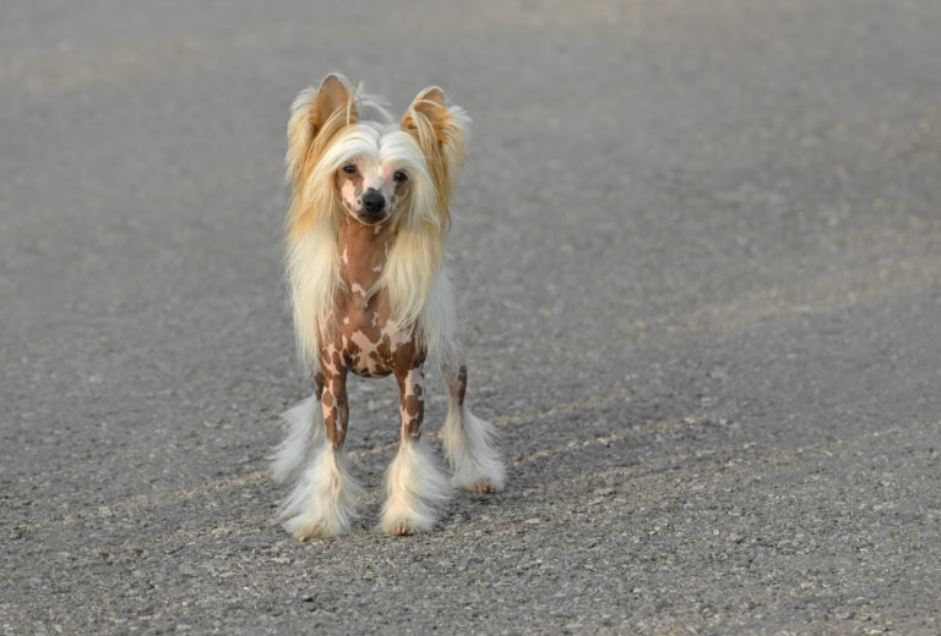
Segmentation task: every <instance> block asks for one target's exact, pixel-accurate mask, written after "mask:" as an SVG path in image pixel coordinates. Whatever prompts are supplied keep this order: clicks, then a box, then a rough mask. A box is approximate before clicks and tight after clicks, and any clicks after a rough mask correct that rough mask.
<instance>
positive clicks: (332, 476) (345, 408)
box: [279, 365, 362, 541]
mask: <svg viewBox="0 0 941 636" xmlns="http://www.w3.org/2000/svg"><path fill="white" fill-rule="evenodd" d="M321 395H322V397H321V403H320V406H321V411H322V414H323V415H322V417H323V424H324V428H325V430H326V434H327V443H326V444H321V446H320V448H319V449H318V450H317V451H316V452H315V453H314V454H313V456H312V457H311V458H310V459H309V460H308V462H307V465H306V467H305V468H304V470H303V472H302V473H301V474H300V476H299V478H298V480H297V483H296V484H295V485H294V488H293V489H292V490H291V492H290V494H289V495H288V496H287V498H286V499H285V500H284V502H283V503H282V504H281V511H280V515H279V516H280V518H281V519H282V520H283V521H284V528H285V529H286V530H287V531H288V532H290V533H291V534H293V535H294V536H295V537H297V538H298V539H300V540H302V541H303V540H305V539H309V538H311V537H332V536H336V535H338V534H342V533H344V532H346V531H347V530H349V527H350V522H351V520H352V519H353V517H355V516H356V503H357V501H358V500H359V499H360V497H361V496H362V488H360V486H359V485H358V484H357V483H356V482H355V481H354V480H353V478H352V477H351V476H350V473H349V470H348V469H347V467H346V462H345V461H344V457H343V442H344V440H345V439H346V428H347V424H348V423H349V405H348V403H347V399H346V369H345V368H336V366H335V365H331V367H330V368H325V369H324V377H323V384H322V394H321Z"/></svg>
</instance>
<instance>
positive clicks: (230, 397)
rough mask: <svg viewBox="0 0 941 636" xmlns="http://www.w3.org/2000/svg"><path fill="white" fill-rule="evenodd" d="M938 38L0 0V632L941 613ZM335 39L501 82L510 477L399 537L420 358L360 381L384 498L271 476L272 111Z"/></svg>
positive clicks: (484, 385) (786, 18)
mask: <svg viewBox="0 0 941 636" xmlns="http://www.w3.org/2000/svg"><path fill="white" fill-rule="evenodd" d="M318 5H319V6H318ZM939 33H941V3H938V2H936V1H933V0H893V1H892V2H885V1H877V0H832V1H830V2H814V1H811V0H793V1H788V2H757V1H753V0H715V1H711V2H698V1H694V0H635V1H631V2H622V3H615V2H611V3H604V2H597V3H595V2H588V3H576V2H566V1H562V0H559V1H556V2H551V1H546V2H535V1H517V0H510V1H501V2H496V1H489V0H487V1H484V2H479V3H478V2H475V3H460V4H453V5H452V4H449V3H438V2H431V1H430V0H429V1H425V0H422V1H418V2H407V3H406V2H402V3H395V2H394V3H383V4H381V5H380V4H379V3H376V4H369V3H365V2H358V1H354V2H332V3H311V2H296V1H292V2H278V3H260V2H248V1H246V0H231V1H225V2H223V1H221V0H212V1H209V0H207V1H205V2H199V3H164V2H152V3H144V2H140V3H134V5H133V6H132V5H131V4H129V3H126V2H120V1H118V0H87V1H83V2H57V1H52V0H34V1H27V0H23V1H16V2H8V3H4V8H3V17H2V19H0V104H2V107H0V325H2V330H0V365H2V370H0V371H2V378H3V381H2V383H0V533H2V534H0V536H2V543H3V549H2V551H0V579H2V581H3V584H2V585H0V632H4V633H10V634H26V633H31V634H53V633H56V632H62V633H68V634H91V633H122V634H123V633H132V632H146V633H167V632H175V631H187V630H188V631H192V632H196V633H213V632H216V633H224V634H233V633H245V634H262V633H300V632H306V633H380V632H382V633H416V634H422V633H430V632H434V631H438V632H441V633H448V634H450V633H586V634H591V633H621V634H646V633H650V634H673V633H676V634H686V633H704V634H737V633H738V634H792V633H793V634H797V633H840V634H848V633H862V634H882V633H897V634H937V633H939V631H941V619H939V616H941V600H939V599H941V568H939V563H941V540H939V536H941V458H939V449H941V364H939V361H941V249H939V248H941V142H939V139H941V74H939V71H941V65H939V61H941V37H939V35H938V34H939ZM335 69H337V70H341V71H343V72H344V73H345V74H347V75H348V76H349V77H350V78H352V79H353V80H354V81H358V80H360V79H362V80H364V81H366V83H367V84H366V86H367V89H368V90H370V91H372V92H377V93H380V94H384V95H386V96H388V97H389V98H390V101H391V104H392V106H393V108H394V109H395V110H397V111H399V112H401V110H402V109H404V107H405V105H406V104H407V102H408V101H409V100H410V99H411V98H412V97H413V96H414V95H415V94H416V93H417V92H418V91H419V89H421V88H423V87H424V86H427V85H429V84H441V85H443V86H444V87H445V88H446V90H447V92H448V93H449V95H450V96H451V98H452V99H453V101H455V102H457V103H459V104H461V105H463V106H465V107H466V108H467V109H468V111H469V112H470V114H471V115H472V116H473V117H474V120H475V125H474V131H473V138H472V142H471V148H470V154H469V158H468V167H467V170H466V174H465V177H466V178H465V181H464V186H463V190H462V191H461V194H460V196H459V198H458V201H457V203H456V206H455V212H456V214H457V216H458V221H457V223H456V225H455V227H454V230H453V232H452V235H451V237H450V253H451V259H450V266H451V269H452V271H453V278H454V280H455V283H456V287H457V289H458V290H459V304H460V306H461V314H462V321H463V323H464V324H465V325H466V329H465V333H466V342H467V345H468V348H469V350H470V378H471V386H470V392H469V396H470V397H469V399H470V400H471V402H472V404H473V405H474V407H475V410H476V411H477V412H478V413H479V414H480V415H483V416H486V417H489V418H491V419H493V420H494V421H495V422H496V424H497V425H498V427H499V428H500V430H501V432H502V447H503V449H504V453H505V456H506V459H507V462H508V468H509V480H508V481H509V487H508V489H507V491H506V492H505V493H502V494H499V495H497V496H493V497H475V496H470V495H460V496H457V497H456V498H455V499H454V500H453V501H452V502H451V503H450V504H449V505H448V507H447V509H446V511H445V514H444V516H443V519H442V521H441V523H440V524H439V527H438V528H437V530H436V531H435V532H434V533H432V534H429V535H426V536H419V537H411V538H405V539H392V538H387V537H384V536H381V535H380V534H378V533H377V532H376V530H375V524H376V521H377V513H378V508H379V505H380V500H379V487H380V484H381V479H382V474H383V471H384V469H385V467H386V465H387V464H388V462H389V461H390V459H391V456H392V455H391V450H390V449H391V446H390V444H392V443H393V442H394V441H395V439H396V436H397V426H398V424H397V420H396V418H397V407H396V405H397V400H396V393H395V388H394V383H392V382H391V381H361V380H355V381H353V384H352V387H351V391H352V393H351V404H352V418H351V432H350V437H349V444H350V449H351V451H352V465H353V470H354V471H355V473H356V474H357V476H358V477H359V478H360V479H361V480H362V481H363V482H364V483H365V484H366V485H367V486H368V487H369V488H370V491H371V493H372V498H371V499H370V501H369V504H368V505H367V507H366V510H365V515H364V516H363V518H362V519H361V520H360V522H359V524H358V525H357V526H356V528H355V531H354V532H353V533H352V534H351V535H349V536H347V537H343V538H340V539H336V540H330V541H312V542H308V543H305V544H301V543H298V542H296V541H294V540H293V539H291V538H290V537H289V536H288V535H287V534H286V533H285V532H283V531H282V530H281V528H279V527H278V526H276V525H272V523H271V517H272V514H273V512H274V510H275V507H276V505H277V502H278V500H279V498H280V497H281V496H282V494H283V493H284V489H283V488H279V487H277V486H275V485H274V484H272V483H271V482H270V481H269V480H268V479H267V477H266V475H265V473H264V470H265V456H266V454H267V453H268V449H269V448H270V447H271V446H272V445H273V444H275V443H276V442H277V441H278V440H279V438H280V436H281V431H280V430H279V423H278V419H277V414H278V413H279V412H280V411H282V410H283V409H284V408H286V407H288V406H289V405H291V404H292V403H294V402H295V401H297V400H299V399H301V398H303V397H305V396H306V395H307V394H308V392H309V391H310V387H309V386H308V385H307V381H306V377H305V374H304V373H303V371H302V370H301V369H300V368H299V367H298V365H297V362H296V360H295V357H294V353H293V337H292V334H291V324H290V316H289V312H288V309H287V304H286V293H285V287H284V284H283V279H282V267H281V265H282V251H281V230H282V218H283V212H284V208H285V205H286V201H287V192H286V189H285V187H284V186H283V179H282V157H283V153H284V145H285V142H284V127H285V124H286V119H287V110H288V106H289V104H290V102H291V100H292V99H293V97H294V95H295V94H296V93H297V92H298V90H299V89H300V88H302V87H304V86H306V85H308V84H311V83H315V82H317V81H318V80H319V79H320V78H321V77H322V76H323V75H324V74H325V73H326V72H327V71H330V70H335ZM432 382H434V383H435V392H436V394H437V397H435V398H433V399H432V401H431V402H430V403H429V411H430V414H429V420H428V429H427V430H429V431H434V430H436V429H437V428H438V427H439V426H440V422H441V421H442V420H443V415H444V408H445V405H446V402H445V399H444V395H445V392H444V389H443V386H442V385H441V383H440V382H439V381H438V379H437V378H432ZM431 437H432V438H433V435H431Z"/></svg>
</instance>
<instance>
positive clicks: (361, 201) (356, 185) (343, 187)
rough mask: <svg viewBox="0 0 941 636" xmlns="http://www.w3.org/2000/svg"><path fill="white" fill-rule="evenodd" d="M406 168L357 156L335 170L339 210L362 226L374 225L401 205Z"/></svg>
mask: <svg viewBox="0 0 941 636" xmlns="http://www.w3.org/2000/svg"><path fill="white" fill-rule="evenodd" d="M409 181H410V180H409V175H408V168H407V167H405V166H402V165H400V164H397V163H382V161H381V159H379V158H377V157H374V156H370V155H360V156H357V157H354V158H353V159H351V160H349V161H347V162H346V163H344V164H343V165H342V166H341V168H340V169H339V170H337V172H336V187H337V189H338V190H339V193H340V200H341V201H342V203H343V209H344V210H346V212H347V213H348V214H350V215H351V216H352V217H353V218H354V219H355V220H357V221H359V222H360V223H363V224H365V225H377V224H379V223H382V222H383V221H385V220H386V219H390V218H392V217H394V216H395V213H396V211H397V209H398V206H399V205H400V204H401V205H402V206H403V207H405V205H406V204H405V203H404V202H405V201H406V198H407V197H408V194H409V185H410V183H409Z"/></svg>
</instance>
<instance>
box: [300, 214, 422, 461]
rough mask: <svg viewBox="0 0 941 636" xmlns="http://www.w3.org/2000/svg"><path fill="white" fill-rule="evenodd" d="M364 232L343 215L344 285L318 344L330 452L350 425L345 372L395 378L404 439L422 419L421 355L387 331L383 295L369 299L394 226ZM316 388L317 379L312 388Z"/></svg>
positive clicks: (412, 342) (416, 431)
mask: <svg viewBox="0 0 941 636" xmlns="http://www.w3.org/2000/svg"><path fill="white" fill-rule="evenodd" d="M376 227H377V226H368V225H364V224H362V223H359V222H357V221H356V220H355V219H354V218H353V217H352V216H350V215H344V217H343V218H342V219H341V221H340V227H339V234H338V239H339V248H340V253H341V254H344V255H345V258H343V259H341V263H340V276H341V278H342V279H343V283H344V284H343V285H341V286H340V287H339V288H338V290H337V292H336V296H335V305H334V307H335V315H334V317H333V318H334V319H333V321H332V325H333V327H332V329H331V331H330V332H329V333H326V334H322V337H321V342H320V347H321V348H320V359H321V372H320V373H321V375H322V376H323V383H324V385H325V387H326V388H325V389H324V390H322V391H321V393H322V394H323V402H322V406H323V412H324V423H325V426H326V428H327V437H328V439H329V440H330V443H331V444H332V445H333V447H334V448H339V447H340V446H342V444H343V442H344V440H345V437H346V429H347V424H348V420H349V409H348V406H347V400H346V375H347V373H348V372H350V371H352V372H353V373H355V374H357V375H360V376H363V377H377V376H378V377H382V376H387V375H390V374H394V375H395V377H396V381H397V382H398V384H399V396H400V409H399V410H400V413H401V416H402V435H403V437H407V438H411V439H418V437H419V436H420V435H421V425H422V420H423V418H424V413H425V405H424V399H423V397H422V396H423V393H424V391H423V389H422V386H421V382H422V377H423V374H422V372H421V366H422V364H423V363H424V361H425V351H424V350H423V349H422V348H421V347H420V346H419V345H418V343H417V341H416V339H415V334H414V333H413V332H410V333H406V334H400V333H395V332H393V331H392V330H391V327H390V325H391V322H390V319H391V316H392V311H391V305H390V303H389V298H388V296H387V294H386V293H385V291H384V290H381V289H380V290H379V291H377V292H376V293H374V294H372V295H369V296H367V295H366V293H367V292H368V290H370V289H372V288H373V287H374V285H375V284H376V281H378V280H379V277H380V276H381V274H382V268H383V266H384V265H385V259H386V254H387V253H388V251H389V250H388V248H389V246H390V245H391V242H392V241H393V240H394V238H395V237H394V230H393V229H392V224H385V225H380V226H379V231H378V232H377V231H376ZM316 382H317V379H316V376H315V383H316Z"/></svg>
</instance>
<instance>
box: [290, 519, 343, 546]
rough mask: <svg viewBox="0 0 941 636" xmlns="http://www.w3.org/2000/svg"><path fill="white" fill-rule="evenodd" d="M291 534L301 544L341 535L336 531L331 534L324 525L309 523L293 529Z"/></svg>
mask: <svg viewBox="0 0 941 636" xmlns="http://www.w3.org/2000/svg"><path fill="white" fill-rule="evenodd" d="M290 532H291V535H292V536H293V537H294V538H295V539H297V540H298V541H300V542H301V543H303V542H305V541H309V540H311V539H329V538H330V537H335V536H336V535H338V534H340V533H339V532H336V531H334V532H330V531H329V530H328V529H327V528H325V527H324V525H323V524H322V523H307V524H304V525H302V526H298V527H296V528H294V529H292V530H291V531H290Z"/></svg>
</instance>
